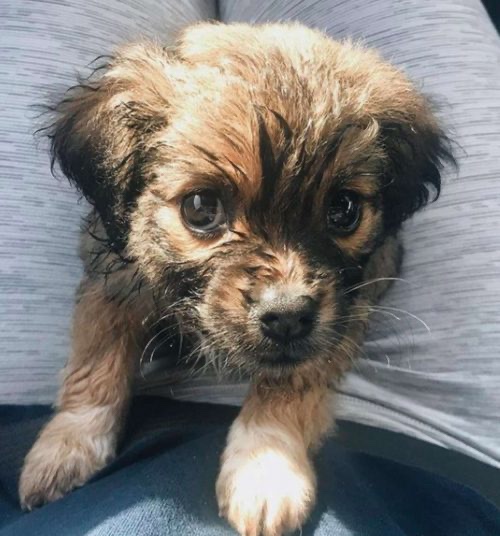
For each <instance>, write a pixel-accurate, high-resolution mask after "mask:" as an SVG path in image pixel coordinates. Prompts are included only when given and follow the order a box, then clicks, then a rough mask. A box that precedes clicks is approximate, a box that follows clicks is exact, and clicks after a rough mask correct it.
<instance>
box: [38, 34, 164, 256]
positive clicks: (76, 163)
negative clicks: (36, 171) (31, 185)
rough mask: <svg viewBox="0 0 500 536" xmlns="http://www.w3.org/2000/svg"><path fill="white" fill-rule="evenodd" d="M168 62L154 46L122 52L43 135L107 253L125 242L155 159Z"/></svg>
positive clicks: (62, 106)
mask: <svg viewBox="0 0 500 536" xmlns="http://www.w3.org/2000/svg"><path fill="white" fill-rule="evenodd" d="M169 66H170V58H169V57H168V56H167V53H166V52H165V51H164V50H163V49H162V48H160V47H159V46H157V45H155V44H154V43H148V42H144V43H138V44H132V45H128V46H126V47H124V48H123V49H120V50H118V51H117V53H116V55H115V56H114V57H113V58H112V59H111V60H110V61H109V63H108V64H107V65H105V66H102V67H100V68H98V69H96V71H95V72H94V74H93V75H91V77H90V78H89V79H87V80H85V81H83V82H82V81H80V84H78V85H77V86H74V87H73V88H71V89H70V90H69V92H67V94H66V96H65V98H64V99H63V100H62V101H61V102H59V103H58V105H57V106H55V107H54V108H53V115H54V121H53V123H52V124H51V125H50V126H49V127H48V128H47V129H46V131H47V132H48V135H49V138H50V140H51V152H52V166H53V167H54V165H55V164H56V163H57V164H58V165H59V167H60V169H61V171H62V172H63V173H64V175H66V177H67V178H68V179H69V180H70V182H71V183H72V184H74V185H75V186H76V187H77V188H78V190H79V191H80V192H81V193H82V194H83V195H84V197H85V198H86V199H87V200H88V201H89V202H90V203H91V205H93V207H94V209H95V211H96V213H97V214H98V215H99V217H100V218H101V221H102V223H103V225H104V228H105V229H106V234H107V239H108V240H107V241H108V245H109V247H110V248H111V249H112V250H114V251H115V252H121V251H122V250H123V249H124V248H125V246H126V243H127V237H128V230H129V220H130V214H131V212H132V210H133V208H134V206H135V202H136V200H137V198H138V196H139V195H140V193H141V191H142V190H143V189H144V186H145V182H146V180H148V179H147V177H148V165H149V162H150V161H151V160H152V159H153V157H154V151H155V150H156V148H155V145H154V144H153V143H151V141H150V140H151V139H152V138H153V135H154V134H155V133H156V132H159V131H160V130H161V129H163V128H165V127H166V126H167V124H168V119H169V102H170V96H171V93H172V82H171V80H170V77H169Z"/></svg>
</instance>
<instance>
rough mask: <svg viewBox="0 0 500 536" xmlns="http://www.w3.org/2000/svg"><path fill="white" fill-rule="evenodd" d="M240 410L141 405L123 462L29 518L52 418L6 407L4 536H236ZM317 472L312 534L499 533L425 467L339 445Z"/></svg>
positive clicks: (485, 512) (1, 449) (2, 421)
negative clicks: (221, 492) (234, 463)
mask: <svg viewBox="0 0 500 536" xmlns="http://www.w3.org/2000/svg"><path fill="white" fill-rule="evenodd" d="M235 411H236V410H235V409H234V408H229V407H223V406H220V407H218V408H217V407H213V406H209V405H197V404H188V403H178V402H170V401H168V400H164V399H151V398H144V399H139V400H137V401H136V403H135V406H134V407H133V411H132V415H131V418H130V422H129V427H128V432H127V437H126V439H125V442H124V445H123V448H122V450H121V454H120V456H119V457H118V459H117V460H116V461H115V462H114V463H113V464H112V465H111V466H110V467H109V468H108V469H106V470H104V471H103V472H102V473H101V474H100V475H99V476H98V477H97V478H95V479H94V480H93V481H92V482H90V483H88V484H87V485H86V486H84V487H83V488H81V489H79V490H76V491H75V492H73V493H71V494H70V495H68V496H67V497H65V498H63V499H61V500H59V501H57V502H55V503H52V504H50V505H47V506H45V507H43V508H41V509H38V510H35V511H34V512H32V513H22V512H21V511H20V509H19V506H18V505H17V497H16V481H17V475H18V473H19V469H20V465H21V463H22V459H23V455H24V454H25V452H26V450H27V449H28V448H29V446H30V443H31V441H32V440H33V438H34V436H35V434H36V432H37V430H38V429H39V428H40V426H41V425H42V424H43V422H44V421H45V420H46V419H47V418H48V416H49V414H50V411H49V410H48V409H47V408H45V409H43V408H40V407H38V408H32V409H30V408H26V409H24V410H23V409H19V408H15V407H11V408H10V409H8V408H6V407H5V408H4V409H3V410H2V411H1V412H0V430H1V433H0V536H19V535H23V536H52V535H53V534H58V535H61V536H64V535H68V536H69V535H70V536H84V535H85V536H90V535H92V536H107V535H113V536H121V535H124V536H128V535H134V536H155V535H160V534H161V535H165V536H166V535H172V536H173V535H175V536H181V535H189V536H197V535H199V536H211V535H213V536H216V535H224V534H227V535H229V534H234V531H232V530H231V529H230V528H229V527H228V526H227V524H226V523H225V522H224V521H223V520H221V519H220V518H219V517H218V515H217V504H216V501H215V493H214V486H215V479H216V475H217V470H218V466H219V456H220V453H221V451H222V448H223V446H224V441H225V435H226V432H227V427H228V425H229V423H230V421H231V420H232V418H233V417H234V415H235ZM169 416H171V417H172V418H171V419H170V418H169ZM14 438H15V443H13V439H14ZM14 445H15V446H14ZM317 468H318V475H319V489H318V503H317V506H316V508H315V510H314V511H313V513H312V516H311V519H310V521H309V522H308V523H307V524H306V525H305V526H304V528H303V530H302V534H303V535H304V536H306V535H313V534H314V535H315V536H323V535H324V536H327V535H328V536H337V535H338V536H351V535H358V534H359V535H363V536H403V535H416V534H425V535H426V536H430V535H433V534H435V535H439V536H447V535H449V536H452V535H453V536H456V535H457V534H460V535H461V536H467V535H471V536H472V535H474V536H492V535H493V534H500V513H499V512H498V511H497V510H496V509H495V507H494V506H493V505H491V504H490V503H488V502H487V501H485V500H484V499H482V498H481V497H480V496H479V495H477V494H476V493H475V492H473V491H471V490H469V489H468V488H465V487H462V486H460V485H458V484H454V483H452V482H451V481H447V480H444V479H441V478H439V477H436V476H433V475H431V474H429V473H425V472H423V471H420V470H418V469H415V468H410V467H406V466H403V465H399V464H396V463H394V462H390V461H387V460H382V459H380V458H376V457H371V456H368V455H364V454H357V453H353V452H349V451H348V450H346V449H345V448H343V447H341V446H340V445H339V444H337V443H336V442H335V441H334V440H330V441H328V442H327V444H326V445H325V447H324V448H323V449H322V451H321V452H320V454H319V456H318V459H317ZM270 478H272V475H270Z"/></svg>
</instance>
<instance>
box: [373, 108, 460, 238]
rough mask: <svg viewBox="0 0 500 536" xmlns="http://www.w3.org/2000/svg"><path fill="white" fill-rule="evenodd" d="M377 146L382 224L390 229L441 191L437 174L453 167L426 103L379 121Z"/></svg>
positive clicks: (447, 142) (446, 143)
mask: <svg viewBox="0 0 500 536" xmlns="http://www.w3.org/2000/svg"><path fill="white" fill-rule="evenodd" d="M381 145H382V149H383V152H384V154H385V156H386V159H387V161H386V168H385V173H384V183H385V188H384V191H383V204H384V221H385V226H386V229H387V230H394V229H397V228H398V227H399V225H400V224H401V223H402V222H403V221H405V220H406V219H407V218H409V217H410V216H411V215H412V214H413V213H414V212H416V211H417V210H419V209H420V208H422V207H423V206H424V205H426V204H427V202H428V201H429V200H430V199H431V196H433V199H432V201H434V200H436V199H437V198H438V196H439V193H440V190H441V171H442V169H443V168H444V167H445V166H447V165H451V166H452V167H456V161H455V158H454V156H453V152H452V148H451V142H450V140H449V138H448V137H447V136H446V134H445V133H444V132H443V130H442V129H441V127H440V126H439V124H438V122H437V120H436V118H435V116H434V114H433V113H432V112H431V111H430V108H429V107H428V105H427V103H425V102H424V101H423V100H422V101H421V106H419V107H416V109H414V110H413V111H412V113H411V114H404V113H402V114H397V115H395V116H394V117H391V118H390V119H386V120H385V121H382V122H381Z"/></svg>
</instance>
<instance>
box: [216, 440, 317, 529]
mask: <svg viewBox="0 0 500 536" xmlns="http://www.w3.org/2000/svg"><path fill="white" fill-rule="evenodd" d="M315 487H316V483H315V478H314V473H313V470H312V468H311V465H310V462H309V460H308V459H307V457H305V456H304V458H303V459H302V461H301V462H298V461H297V460H293V459H292V458H291V457H289V455H288V454H287V452H286V451H283V450H281V449H279V448H276V447H274V448H273V447H267V448H266V447H263V448H262V449H259V450H254V451H248V452H246V453H245V452H243V453H242V452H240V453H239V454H237V455H233V456H230V455H228V456H226V457H225V460H224V462H223V465H222V469H221V472H220V475H219V478H218V481H217V499H218V502H219V509H220V514H221V515H222V516H224V517H226V518H227V520H228V521H229V523H231V525H232V526H233V527H234V528H235V529H236V530H237V531H238V532H239V533H240V535H242V536H259V535H264V536H280V535H282V534H284V533H287V532H291V531H294V530H296V529H298V528H300V527H301V526H302V524H303V523H304V521H305V520H306V518H307V516H308V514H309V512H310V510H311V507H312V505H313V504H314V499H315Z"/></svg>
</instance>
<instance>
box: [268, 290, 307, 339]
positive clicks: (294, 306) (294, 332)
mask: <svg viewBox="0 0 500 536" xmlns="http://www.w3.org/2000/svg"><path fill="white" fill-rule="evenodd" d="M316 314H317V304H316V302H315V301H314V300H313V299H312V298H310V297H309V296H295V297H279V298H275V299H272V300H266V301H262V302H261V303H260V304H259V305H258V315H259V320H260V327H261V329H262V332H263V334H264V335H265V336H266V337H269V338H271V339H273V340H275V341H278V342H281V343H285V342H290V341H293V340H297V339H302V338H303V337H306V336H307V335H309V333H311V331H312V328H313V325H314V322H315V320H316Z"/></svg>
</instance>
